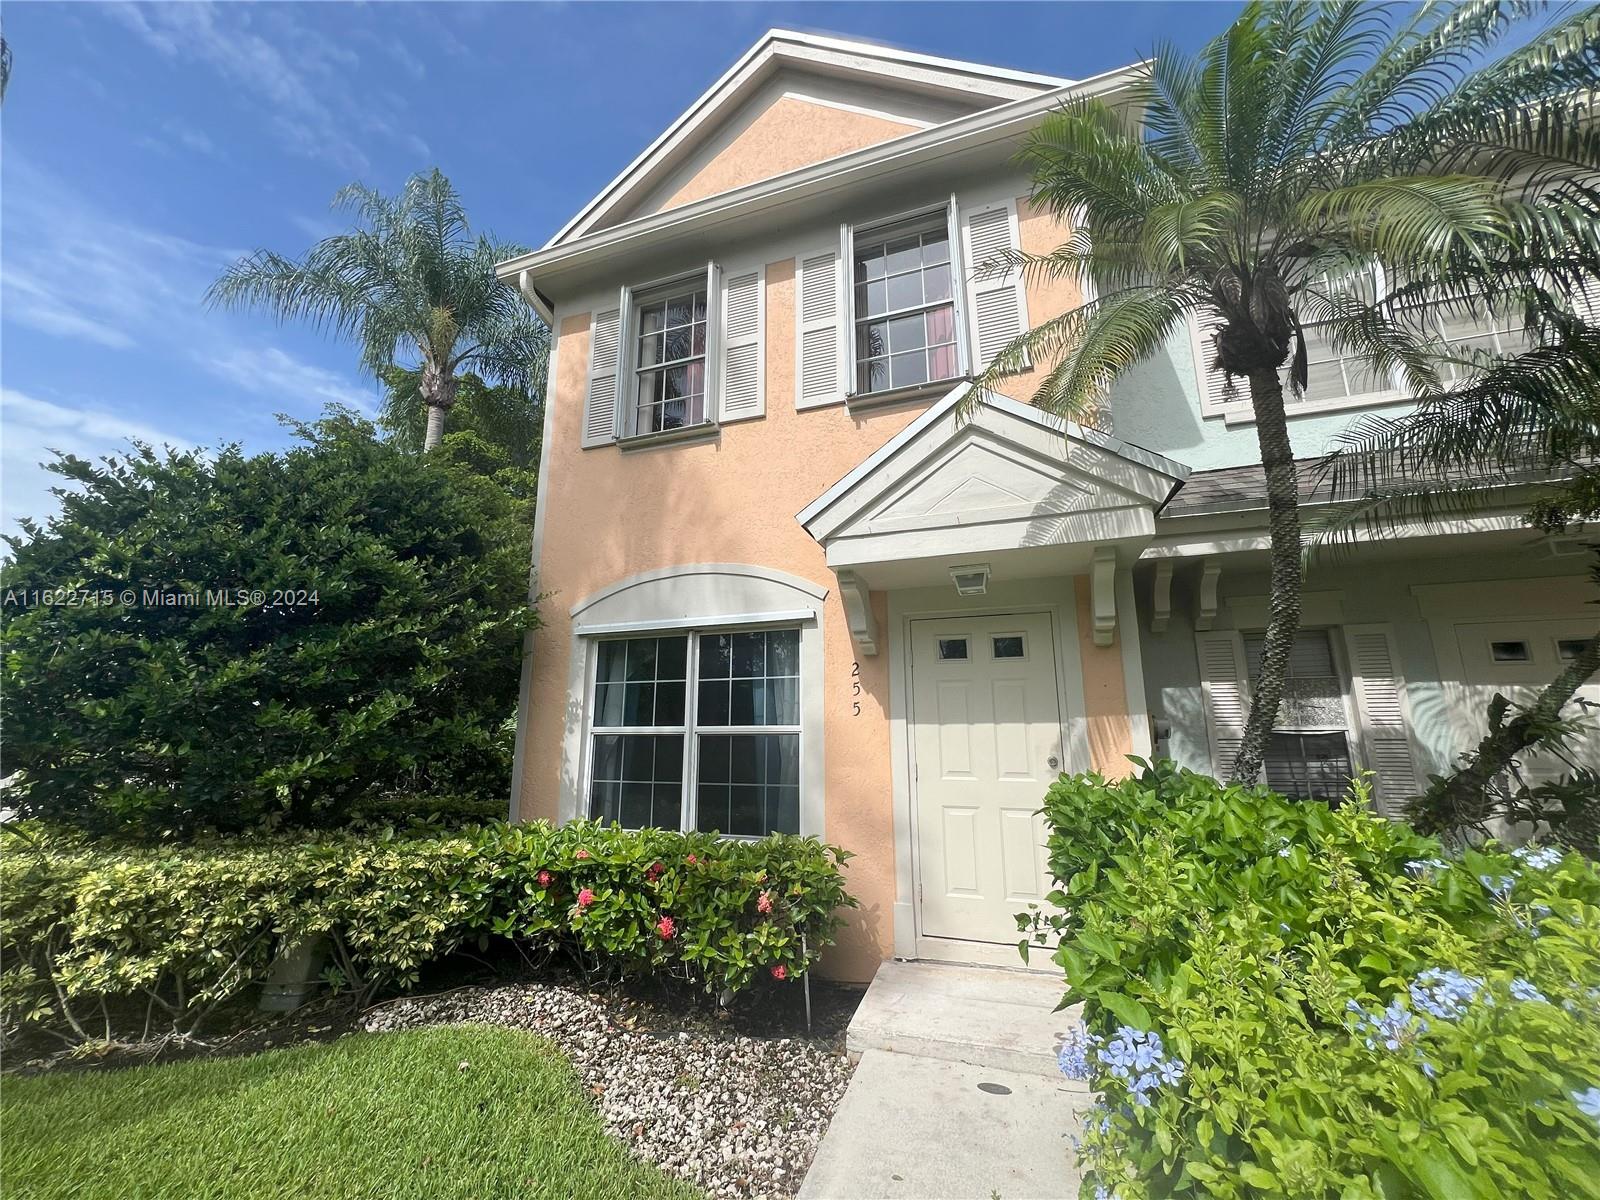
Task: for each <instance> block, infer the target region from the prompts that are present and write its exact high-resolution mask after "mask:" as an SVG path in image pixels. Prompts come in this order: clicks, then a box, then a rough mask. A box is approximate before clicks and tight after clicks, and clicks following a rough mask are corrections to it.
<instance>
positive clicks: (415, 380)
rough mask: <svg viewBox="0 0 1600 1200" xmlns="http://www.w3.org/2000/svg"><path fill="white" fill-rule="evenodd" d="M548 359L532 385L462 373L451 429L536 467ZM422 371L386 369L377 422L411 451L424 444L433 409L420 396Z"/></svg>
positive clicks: (510, 459)
mask: <svg viewBox="0 0 1600 1200" xmlns="http://www.w3.org/2000/svg"><path fill="white" fill-rule="evenodd" d="M545 365H546V364H545V363H544V362H543V361H541V362H540V363H539V364H538V368H537V370H536V372H535V376H536V377H535V379H534V384H533V387H532V388H531V389H529V390H527V391H524V390H523V389H521V388H516V387H506V386H500V387H491V386H489V385H488V384H486V383H484V382H483V380H481V379H479V378H478V377H477V376H476V375H474V374H472V373H471V372H464V373H463V374H462V376H461V386H460V388H459V390H458V391H457V392H456V403H455V407H454V408H453V409H452V410H451V411H452V414H453V415H452V418H451V420H452V423H453V425H454V429H453V431H452V432H453V433H459V432H463V431H468V432H471V433H474V434H476V435H477V436H478V437H480V438H482V439H483V440H484V441H485V442H486V443H488V444H489V445H490V446H493V447H495V449H497V450H498V451H500V452H501V453H502V454H503V455H504V456H505V459H506V461H507V462H509V463H510V464H511V465H512V466H514V467H518V468H520V469H523V470H530V471H531V470H535V469H536V468H537V467H538V465H539V446H540V443H541V442H542V440H543V435H544V403H543V400H542V397H543V394H544V387H543V380H544V372H545ZM421 382H422V373H421V372H420V371H416V370H409V369H407V368H404V367H395V368H393V369H391V370H389V371H386V372H384V384H385V386H386V388H387V392H386V394H385V395H384V398H383V405H382V407H381V409H380V410H379V412H378V425H379V427H380V428H382V429H383V430H384V432H385V433H386V434H387V435H388V437H389V440H390V441H392V442H394V443H395V444H396V445H398V446H400V447H401V448H402V449H405V450H408V451H415V450H419V449H421V448H422V446H423V444H424V442H425V441H426V438H427V427H428V414H429V412H430V411H431V410H430V409H429V406H428V403H427V401H426V400H424V399H423V396H422V387H421Z"/></svg>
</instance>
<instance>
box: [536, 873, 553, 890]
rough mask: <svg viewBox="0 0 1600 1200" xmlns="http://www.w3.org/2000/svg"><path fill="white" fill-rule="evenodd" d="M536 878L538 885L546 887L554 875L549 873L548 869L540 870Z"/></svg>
mask: <svg viewBox="0 0 1600 1200" xmlns="http://www.w3.org/2000/svg"><path fill="white" fill-rule="evenodd" d="M538 878H539V886H540V887H542V888H547V887H549V886H550V881H551V880H553V879H554V878H555V876H554V875H552V874H550V872H549V871H540V872H539V876H538Z"/></svg>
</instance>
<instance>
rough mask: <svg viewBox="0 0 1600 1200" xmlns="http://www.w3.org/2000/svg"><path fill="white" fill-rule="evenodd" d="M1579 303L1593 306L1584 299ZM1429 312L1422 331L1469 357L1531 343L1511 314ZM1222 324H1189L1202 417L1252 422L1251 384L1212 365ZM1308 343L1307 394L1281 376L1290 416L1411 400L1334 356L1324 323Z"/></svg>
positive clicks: (1463, 370) (1457, 371)
mask: <svg viewBox="0 0 1600 1200" xmlns="http://www.w3.org/2000/svg"><path fill="white" fill-rule="evenodd" d="M1390 284H1391V281H1390V280H1389V279H1388V277H1387V276H1386V274H1385V272H1384V270H1383V268H1382V267H1381V266H1379V265H1377V264H1374V265H1373V266H1372V267H1371V269H1370V270H1369V271H1367V272H1365V273H1364V274H1361V275H1359V276H1357V277H1356V278H1355V280H1354V281H1353V282H1352V283H1350V284H1348V285H1347V286H1349V287H1351V288H1353V289H1355V290H1357V291H1358V292H1360V293H1361V294H1362V296H1363V298H1364V299H1366V300H1368V301H1370V300H1371V299H1372V298H1374V297H1379V296H1384V295H1386V294H1387V293H1388V292H1389V290H1390ZM1578 302H1579V303H1580V304H1585V303H1587V301H1586V299H1584V298H1580V299H1579V301H1578ZM1430 308H1431V311H1428V312H1427V313H1426V315H1425V317H1424V320H1423V327H1424V330H1425V331H1427V332H1429V333H1431V334H1432V335H1433V336H1434V337H1436V338H1437V339H1438V340H1439V342H1440V343H1441V344H1442V345H1443V346H1445V347H1447V348H1448V349H1449V350H1451V351H1453V352H1456V353H1459V354H1460V355H1461V356H1462V357H1463V358H1466V357H1470V354H1471V352H1472V351H1489V352H1491V353H1493V354H1497V355H1504V354H1516V353H1520V352H1521V351H1523V350H1526V349H1528V348H1529V347H1530V346H1531V345H1532V339H1531V338H1529V336H1528V334H1527V331H1526V330H1525V329H1524V328H1523V320H1522V318H1521V316H1520V315H1519V314H1518V313H1517V312H1515V311H1513V310H1512V309H1510V308H1493V307H1491V306H1489V305H1482V306H1478V307H1475V308H1463V307H1462V306H1460V305H1454V306H1450V307H1449V308H1447V307H1446V306H1444V305H1432V306H1430ZM1220 325H1221V321H1220V319H1219V318H1217V317H1216V316H1215V315H1213V314H1205V315H1195V316H1193V317H1191V319H1190V322H1189V329H1190V337H1191V343H1192V346H1193V353H1194V360H1195V370H1196V373H1197V374H1198V375H1199V379H1200V408H1201V413H1202V414H1203V415H1204V416H1208V417H1218V416H1220V417H1227V418H1228V419H1229V420H1230V421H1231V420H1248V419H1250V416H1251V414H1250V385H1249V383H1248V381H1246V380H1244V379H1240V378H1235V379H1234V380H1233V381H1232V385H1231V386H1229V383H1228V380H1227V379H1226V377H1225V376H1224V375H1223V373H1222V372H1221V371H1218V370H1215V369H1213V367H1212V362H1213V361H1214V359H1215V358H1216V347H1215V342H1214V338H1215V336H1216V332H1217V329H1218V328H1219V327H1220ZM1305 339H1306V366H1307V371H1306V389H1305V391H1304V392H1303V393H1302V394H1301V395H1298V396H1296V395H1295V394H1294V391H1293V389H1292V388H1291V387H1290V386H1289V374H1288V372H1289V364H1287V363H1286V364H1285V365H1284V367H1283V371H1282V376H1283V389H1284V390H1283V400H1284V407H1285V409H1286V410H1287V411H1288V412H1289V414H1290V415H1291V416H1292V415H1294V414H1295V413H1296V412H1318V411H1329V410H1337V409H1342V408H1362V407H1367V406H1372V405H1378V404H1392V403H1394V402H1396V401H1397V400H1400V399H1402V398H1403V397H1404V396H1405V390H1406V389H1405V381H1404V380H1403V379H1402V378H1401V377H1400V376H1399V375H1395V376H1387V375H1384V374H1382V373H1380V372H1378V371H1376V370H1374V369H1373V368H1372V367H1371V365H1370V364H1368V363H1367V362H1366V361H1364V360H1363V359H1362V358H1361V357H1360V356H1358V355H1352V354H1350V353H1348V352H1344V353H1340V352H1338V351H1336V350H1335V349H1334V346H1333V339H1332V336H1331V335H1330V333H1329V332H1328V328H1327V325H1326V324H1325V323H1323V322H1313V323H1311V324H1309V325H1307V326H1305ZM1471 373H1472V372H1471V369H1470V367H1468V366H1466V365H1460V366H1457V365H1451V364H1446V365H1445V366H1444V368H1443V370H1442V371H1441V382H1442V383H1443V384H1444V385H1445V386H1446V387H1449V386H1451V385H1453V384H1458V383H1462V382H1465V381H1466V379H1467V378H1468V377H1469V376H1470V375H1471Z"/></svg>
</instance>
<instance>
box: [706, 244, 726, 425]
mask: <svg viewBox="0 0 1600 1200" xmlns="http://www.w3.org/2000/svg"><path fill="white" fill-rule="evenodd" d="M721 296H722V268H721V267H719V266H718V265H717V264H716V262H715V261H712V262H708V263H707V264H706V362H705V387H706V394H705V419H706V420H707V421H715V420H716V419H717V413H718V412H719V411H720V409H721V406H722V366H721V364H722V320H721V315H722V314H721V311H720V297H721Z"/></svg>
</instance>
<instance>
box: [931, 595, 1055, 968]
mask: <svg viewBox="0 0 1600 1200" xmlns="http://www.w3.org/2000/svg"><path fill="white" fill-rule="evenodd" d="M911 629H912V633H911V645H912V664H911V691H912V700H911V704H912V711H911V719H912V752H913V757H914V770H915V777H916V778H915V787H916V797H917V800H916V822H917V833H916V844H917V857H918V866H919V869H920V882H921V911H920V916H919V922H918V929H919V932H920V933H921V934H922V935H923V936H924V937H941V938H959V939H963V940H968V941H979V942H1011V943H1014V942H1015V941H1016V940H1017V937H1018V934H1017V924H1016V921H1015V919H1014V917H1015V914H1016V913H1019V912H1022V911H1023V910H1024V909H1025V908H1026V907H1027V905H1028V904H1030V903H1038V902H1040V901H1041V900H1042V899H1043V897H1044V896H1045V894H1046V893H1047V892H1048V890H1049V886H1048V874H1047V869H1046V857H1045V849H1044V841H1045V834H1044V822H1043V819H1042V818H1040V817H1038V816H1036V815H1035V813H1036V810H1037V809H1038V808H1039V806H1040V804H1041V803H1042V802H1043V800H1044V794H1045V790H1046V789H1047V788H1048V787H1049V786H1050V783H1051V782H1052V781H1053V780H1054V779H1055V777H1056V774H1057V771H1058V769H1059V765H1060V759H1061V753H1062V737H1061V701H1060V696H1059V694H1058V690H1057V687H1056V667H1055V642H1054V639H1053V637H1052V636H1051V629H1050V617H1049V616H1048V615H1047V614H1044V613H1028V614H1021V615H1016V614H1013V615H1003V616H995V617H959V618H950V619H943V618H941V619H926V620H915V621H912V622H911Z"/></svg>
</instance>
